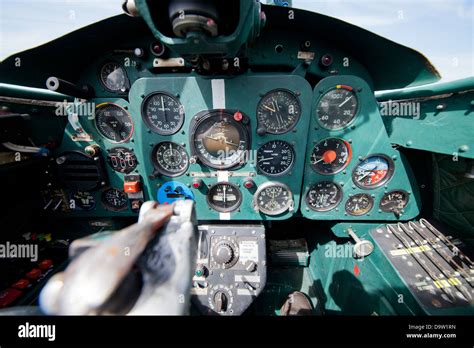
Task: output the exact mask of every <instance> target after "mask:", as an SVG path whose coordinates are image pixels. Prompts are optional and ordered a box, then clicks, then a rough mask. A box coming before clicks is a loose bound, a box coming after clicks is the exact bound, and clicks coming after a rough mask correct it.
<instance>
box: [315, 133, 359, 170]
mask: <svg viewBox="0 0 474 348" xmlns="http://www.w3.org/2000/svg"><path fill="white" fill-rule="evenodd" d="M351 158H352V149H351V145H349V143H348V142H347V141H345V140H342V139H339V138H327V139H324V140H321V141H320V142H319V143H317V144H316V145H314V148H313V152H312V153H311V167H312V168H313V170H314V171H316V172H317V173H319V174H323V175H330V174H336V173H339V172H340V171H341V170H343V169H344V168H346V167H347V166H348V165H349V162H350V161H351Z"/></svg>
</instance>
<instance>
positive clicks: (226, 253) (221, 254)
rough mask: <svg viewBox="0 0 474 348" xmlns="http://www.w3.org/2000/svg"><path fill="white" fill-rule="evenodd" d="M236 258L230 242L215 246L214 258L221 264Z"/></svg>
mask: <svg viewBox="0 0 474 348" xmlns="http://www.w3.org/2000/svg"><path fill="white" fill-rule="evenodd" d="M233 259H234V250H233V249H232V247H231V246H230V245H229V244H228V243H225V242H224V243H219V244H217V245H216V247H215V248H214V260H215V261H216V262H217V263H219V264H228V263H230V262H232V260H233Z"/></svg>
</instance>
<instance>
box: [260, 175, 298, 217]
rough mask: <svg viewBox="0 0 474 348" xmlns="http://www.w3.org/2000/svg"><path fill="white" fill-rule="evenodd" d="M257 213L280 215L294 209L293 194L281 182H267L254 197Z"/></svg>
mask: <svg viewBox="0 0 474 348" xmlns="http://www.w3.org/2000/svg"><path fill="white" fill-rule="evenodd" d="M253 205H254V208H255V210H256V211H260V212H262V213H264V214H266V215H280V214H282V213H284V212H285V211H287V210H290V211H292V210H293V207H294V201H293V193H292V192H291V190H290V188H289V187H288V186H287V185H285V184H283V183H280V182H270V181H268V182H266V183H264V184H263V185H260V187H259V188H258V190H257V192H255V195H254V196H253Z"/></svg>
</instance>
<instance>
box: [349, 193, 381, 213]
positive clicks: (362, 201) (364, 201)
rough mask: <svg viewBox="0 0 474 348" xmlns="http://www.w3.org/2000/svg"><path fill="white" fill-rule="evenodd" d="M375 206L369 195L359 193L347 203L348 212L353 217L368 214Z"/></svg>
mask: <svg viewBox="0 0 474 348" xmlns="http://www.w3.org/2000/svg"><path fill="white" fill-rule="evenodd" d="M373 206H374V199H373V198H372V196H370V195H369V194H367V193H357V194H355V195H353V196H350V197H349V199H348V200H347V201H346V212H347V213H348V214H350V215H353V216H360V215H364V214H367V213H368V212H369V211H370V210H371V209H372V207H373Z"/></svg>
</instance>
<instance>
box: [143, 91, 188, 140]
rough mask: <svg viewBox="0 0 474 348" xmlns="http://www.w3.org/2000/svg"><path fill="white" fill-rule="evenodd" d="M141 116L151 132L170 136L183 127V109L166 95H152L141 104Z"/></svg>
mask: <svg viewBox="0 0 474 348" xmlns="http://www.w3.org/2000/svg"><path fill="white" fill-rule="evenodd" d="M142 116H143V120H144V121H145V123H146V125H147V126H148V127H149V128H150V129H151V130H152V131H153V132H155V133H158V134H161V135H171V134H174V133H176V132H177V131H179V130H180V128H181V126H182V125H183V122H184V108H183V106H182V105H181V103H180V102H179V101H178V100H177V99H176V98H175V97H173V96H171V95H169V94H167V93H153V94H150V95H149V96H148V97H146V98H145V100H144V102H143V107H142Z"/></svg>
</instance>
